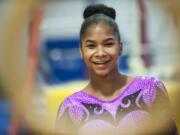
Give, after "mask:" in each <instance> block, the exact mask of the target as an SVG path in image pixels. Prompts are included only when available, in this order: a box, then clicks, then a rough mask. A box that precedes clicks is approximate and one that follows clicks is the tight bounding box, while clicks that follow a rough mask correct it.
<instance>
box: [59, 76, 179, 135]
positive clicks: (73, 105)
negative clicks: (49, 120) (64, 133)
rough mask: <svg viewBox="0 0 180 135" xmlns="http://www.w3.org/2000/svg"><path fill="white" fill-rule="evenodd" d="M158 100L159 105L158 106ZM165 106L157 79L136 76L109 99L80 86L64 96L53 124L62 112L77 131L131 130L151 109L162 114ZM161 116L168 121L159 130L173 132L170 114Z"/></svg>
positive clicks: (139, 126)
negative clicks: (166, 124)
mask: <svg viewBox="0 0 180 135" xmlns="http://www.w3.org/2000/svg"><path fill="white" fill-rule="evenodd" d="M159 102H160V103H162V105H160V106H158V104H159ZM168 106H169V101H168V95H167V92H166V89H165V87H164V85H163V83H162V82H161V81H159V80H157V79H155V78H154V77H141V76H137V77H135V79H134V80H133V81H131V83H130V84H129V85H128V86H126V87H125V88H124V89H123V90H122V92H121V93H120V95H119V96H118V97H116V98H115V99H113V100H110V101H103V100H100V99H98V98H97V97H95V96H92V95H90V94H88V93H86V92H84V91H83V90H81V91H79V92H76V93H74V94H72V95H71V96H69V97H67V98H66V99H65V100H64V102H63V103H62V104H61V106H60V108H59V111H58V116H57V121H58V122H57V127H58V126H59V128H61V127H60V126H61V124H65V123H61V120H62V119H63V118H64V117H65V116H66V117H68V118H69V120H70V123H71V124H72V125H73V126H74V127H75V128H76V129H77V130H78V132H79V133H80V134H91V135H95V134H104V133H108V132H111V131H113V133H114V134H116V133H117V134H125V133H127V132H129V133H133V132H134V130H139V129H142V128H144V127H143V126H144V125H147V123H149V122H152V119H153V118H152V117H153V114H152V112H153V111H152V110H153V109H158V111H161V115H164V114H168V112H169V111H171V110H170V109H169V107H168ZM157 107H158V108H157ZM162 118H163V119H164V118H165V119H168V120H169V121H170V123H171V124H169V126H168V128H167V129H166V130H165V131H163V132H162V133H161V134H168V135H177V134H178V133H177V128H176V126H175V123H174V120H173V118H171V117H169V115H168V117H166V116H164V117H162ZM160 121H161V120H160ZM58 123H61V124H59V125H58ZM62 130H63V129H62ZM103 132H104V133H103ZM109 134H110V133H109ZM158 134H160V133H158Z"/></svg>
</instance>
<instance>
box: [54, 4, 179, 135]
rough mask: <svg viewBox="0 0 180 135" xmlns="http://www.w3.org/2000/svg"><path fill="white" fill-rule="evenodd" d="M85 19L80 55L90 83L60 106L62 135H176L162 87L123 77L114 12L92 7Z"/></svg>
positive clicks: (154, 82)
mask: <svg viewBox="0 0 180 135" xmlns="http://www.w3.org/2000/svg"><path fill="white" fill-rule="evenodd" d="M83 16H84V19H85V20H84V22H83V24H82V26H81V30H80V43H81V46H80V53H81V57H82V58H83V60H84V61H85V64H86V66H87V69H88V72H89V83H88V85H87V86H86V87H85V88H84V89H82V90H80V91H79V92H76V93H74V94H72V95H71V96H69V97H67V98H66V99H65V100H64V102H63V103H62V104H61V106H60V108H59V111H58V117H57V124H56V128H57V130H58V132H59V133H65V134H66V133H68V134H69V133H72V134H74V133H77V134H86V135H87V134H89V135H95V134H98V135H99V134H102V135H105V134H122V135H124V134H131V135H132V134H133V135H134V134H136V133H137V134H142V133H146V134H147V133H153V134H155V133H157V134H158V135H160V134H163V135H164V134H168V135H175V134H177V130H176V126H175V123H174V120H173V118H172V117H171V116H172V115H171V110H170V106H169V100H168V95H167V92H166V89H165V87H164V85H163V83H162V82H161V81H159V80H157V79H155V78H153V77H143V76H136V77H133V76H129V75H125V74H122V73H121V72H120V71H119V68H118V59H119V56H121V54H122V48H123V46H122V42H121V38H120V33H119V29H118V26H117V24H116V22H115V18H116V12H115V10H114V9H113V8H111V7H108V6H106V5H103V4H96V5H90V6H88V7H87V8H86V9H85V10H84V14H83ZM159 112H160V113H159ZM159 114H160V115H159ZM159 125H160V127H158V128H157V126H159ZM149 127H151V128H149ZM156 128H157V129H158V130H157V129H156ZM149 129H150V130H149ZM159 129H160V130H159Z"/></svg>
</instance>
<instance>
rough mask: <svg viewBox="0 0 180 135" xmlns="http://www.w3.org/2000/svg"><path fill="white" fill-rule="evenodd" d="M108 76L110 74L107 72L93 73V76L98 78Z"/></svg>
mask: <svg viewBox="0 0 180 135" xmlns="http://www.w3.org/2000/svg"><path fill="white" fill-rule="evenodd" d="M109 74H110V73H109V72H104V71H99V72H95V75H96V76H98V77H106V76H108V75H109Z"/></svg>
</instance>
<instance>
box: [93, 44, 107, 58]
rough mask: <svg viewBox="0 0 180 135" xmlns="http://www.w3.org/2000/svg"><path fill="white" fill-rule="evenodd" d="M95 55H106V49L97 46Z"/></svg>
mask: <svg viewBox="0 0 180 135" xmlns="http://www.w3.org/2000/svg"><path fill="white" fill-rule="evenodd" d="M95 56H96V57H104V56H106V51H105V49H104V48H103V47H101V46H100V47H98V48H97V50H96V55H95Z"/></svg>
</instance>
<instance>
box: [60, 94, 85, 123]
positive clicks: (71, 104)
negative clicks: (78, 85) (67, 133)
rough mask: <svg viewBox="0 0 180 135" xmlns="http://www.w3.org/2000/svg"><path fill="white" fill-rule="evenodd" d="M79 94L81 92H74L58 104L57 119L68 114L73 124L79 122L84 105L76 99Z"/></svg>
mask: <svg viewBox="0 0 180 135" xmlns="http://www.w3.org/2000/svg"><path fill="white" fill-rule="evenodd" d="M80 95H81V92H75V93H74V94H72V95H70V96H68V97H67V98H66V99H65V100H64V101H63V102H62V103H61V104H60V106H59V109H58V113H57V119H59V120H60V119H61V118H63V117H64V116H65V115H66V117H67V116H68V117H69V119H70V120H71V121H72V122H73V123H74V124H79V123H80V122H81V120H82V119H83V115H84V107H83V105H82V104H81V101H79V100H78V97H79V96H80Z"/></svg>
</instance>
